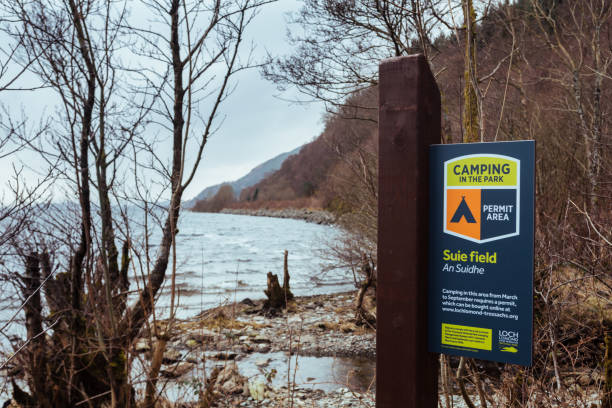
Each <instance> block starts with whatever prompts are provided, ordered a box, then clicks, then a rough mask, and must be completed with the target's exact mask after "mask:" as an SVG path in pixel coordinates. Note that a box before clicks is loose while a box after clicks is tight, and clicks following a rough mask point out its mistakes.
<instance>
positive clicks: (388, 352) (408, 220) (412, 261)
mask: <svg viewBox="0 0 612 408" xmlns="http://www.w3.org/2000/svg"><path fill="white" fill-rule="evenodd" d="M379 72H380V79H379V85H378V86H379V104H380V106H379V121H378V127H379V175H378V177H379V179H378V180H379V196H378V286H377V296H376V298H377V315H378V316H377V333H376V356H377V362H376V407H377V408H404V407H406V408H436V406H437V401H438V398H437V393H438V360H437V355H436V354H433V353H429V352H428V351H427V274H428V271H427V266H428V252H427V250H428V239H429V237H428V235H429V234H428V229H429V221H428V216H429V214H428V209H429V193H428V188H429V187H428V185H429V159H428V157H429V151H428V147H429V145H431V144H435V143H440V92H439V90H438V87H437V85H436V82H435V80H434V77H433V75H432V73H431V71H430V69H429V64H428V63H427V60H426V59H425V57H423V56H422V55H412V56H407V57H398V58H392V59H388V60H384V61H382V62H381V64H380V67H379Z"/></svg>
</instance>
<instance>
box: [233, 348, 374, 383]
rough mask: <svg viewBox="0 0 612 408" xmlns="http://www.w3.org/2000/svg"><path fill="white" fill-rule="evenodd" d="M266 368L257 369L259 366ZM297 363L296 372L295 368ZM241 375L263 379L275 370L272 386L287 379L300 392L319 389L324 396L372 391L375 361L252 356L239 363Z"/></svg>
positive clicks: (272, 355)
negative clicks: (342, 390)
mask: <svg viewBox="0 0 612 408" xmlns="http://www.w3.org/2000/svg"><path fill="white" fill-rule="evenodd" d="M268 360H269V362H268V364H267V365H266V366H265V367H263V368H260V367H259V366H258V363H259V364H260V365H261V363H262V362H264V361H268ZM296 361H297V371H296V370H295V364H296ZM238 368H239V369H240V373H241V374H243V375H246V376H247V377H256V376H262V375H263V374H265V373H266V372H268V373H269V372H270V371H271V370H272V369H275V370H276V372H277V374H276V376H275V377H274V379H273V381H272V385H273V386H276V387H280V386H282V385H286V384H287V375H288V374H289V370H290V375H291V379H292V380H293V378H294V377H293V376H294V375H295V384H296V385H297V386H299V387H302V388H312V389H319V390H323V391H326V392H329V391H333V390H336V389H338V388H349V389H351V390H353V391H365V390H368V389H371V390H373V389H374V374H375V372H376V361H375V360H370V359H367V358H363V357H311V356H295V355H294V356H291V361H289V356H287V355H286V354H285V353H283V352H277V353H264V354H262V353H253V354H251V355H248V356H247V357H245V358H244V359H242V360H240V361H238Z"/></svg>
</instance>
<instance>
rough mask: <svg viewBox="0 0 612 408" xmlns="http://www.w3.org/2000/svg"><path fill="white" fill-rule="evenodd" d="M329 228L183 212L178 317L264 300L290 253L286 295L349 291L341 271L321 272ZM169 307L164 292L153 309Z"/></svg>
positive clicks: (331, 232)
mask: <svg viewBox="0 0 612 408" xmlns="http://www.w3.org/2000/svg"><path fill="white" fill-rule="evenodd" d="M337 236H338V231H337V230H336V228H334V227H330V226H323V225H317V224H311V223H306V222H304V221H299V220H291V219H281V218H268V217H249V216H244V215H230V214H207V213H190V212H187V213H184V214H183V216H182V219H181V221H180V224H179V234H178V237H177V283H178V287H179V288H180V299H179V304H180V308H179V311H178V315H179V317H187V316H191V315H194V314H196V313H197V312H199V311H200V310H201V309H203V308H204V309H205V308H209V307H211V306H215V305H218V304H220V303H223V302H228V301H234V300H238V301H240V300H242V299H244V298H246V297H248V298H251V299H259V298H262V297H265V295H264V293H263V291H264V289H265V288H266V282H267V278H266V275H267V272H269V271H270V272H272V273H275V274H277V275H278V277H279V280H280V281H281V284H282V275H283V253H284V251H285V250H288V251H289V274H290V276H291V280H290V285H291V290H292V292H293V293H294V294H295V295H298V296H301V295H312V294H322V293H331V292H339V291H345V290H350V289H353V288H354V286H353V285H352V283H351V280H350V279H349V275H348V274H347V273H346V271H341V270H333V271H329V272H326V273H322V271H323V270H324V269H326V267H327V266H329V263H328V262H326V261H325V260H323V259H322V256H321V250H323V249H324V248H325V245H326V242H329V241H333V240H334V239H336V238H337ZM168 304H169V296H168V287H166V289H165V290H164V291H163V292H162V297H161V298H160V300H159V301H158V306H162V307H163V306H167V305H168Z"/></svg>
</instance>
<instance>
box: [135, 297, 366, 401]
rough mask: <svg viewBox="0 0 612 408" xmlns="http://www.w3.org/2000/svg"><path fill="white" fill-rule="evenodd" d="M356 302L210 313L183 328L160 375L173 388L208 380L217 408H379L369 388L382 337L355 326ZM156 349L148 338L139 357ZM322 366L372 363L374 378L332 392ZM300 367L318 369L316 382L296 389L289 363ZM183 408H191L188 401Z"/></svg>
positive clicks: (249, 306)
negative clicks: (321, 363) (375, 406)
mask: <svg viewBox="0 0 612 408" xmlns="http://www.w3.org/2000/svg"><path fill="white" fill-rule="evenodd" d="M354 299H355V292H348V293H341V294H332V295H317V296H308V297H298V298H296V299H295V301H293V302H291V303H290V305H289V307H288V309H287V310H286V311H283V312H270V311H266V310H265V309H264V308H263V301H262V300H260V301H251V300H249V299H244V300H243V301H242V302H239V303H235V304H230V305H225V306H221V307H217V308H214V309H211V310H207V311H204V312H202V313H201V314H199V315H198V316H196V317H194V318H192V319H189V320H185V321H179V322H176V324H175V330H174V332H173V336H172V338H171V340H170V341H169V343H168V347H167V350H166V353H165V354H164V359H163V365H162V369H161V372H160V374H161V376H162V377H164V378H166V380H167V381H168V382H169V383H168V384H169V385H170V388H172V387H174V386H177V385H180V384H183V383H189V384H193V383H195V382H197V381H201V379H202V378H203V377H204V375H203V372H206V373H207V376H206V377H207V381H208V383H207V384H208V387H207V388H209V389H213V390H214V392H215V393H216V396H217V397H216V398H215V401H216V404H217V405H211V406H218V407H236V406H240V407H281V406H288V405H286V404H287V401H289V400H293V406H316V407H343V406H373V404H374V395H373V393H372V391H371V390H369V389H368V388H369V385H371V380H372V379H373V375H374V367H375V363H374V361H375V355H376V343H375V341H376V333H375V331H374V330H373V329H371V328H368V327H363V326H357V325H355V324H354V323H353V320H354V309H353V302H354ZM155 343H156V339H155V338H154V337H149V336H145V337H143V338H141V339H140V340H139V341H137V342H136V344H135V351H136V352H137V353H138V354H140V355H142V357H144V358H145V359H149V358H150V356H151V352H152V349H153V346H154V344H155ZM300 359H301V360H300ZM320 359H321V362H323V361H336V360H337V359H343V360H342V361H343V362H342V364H347V363H346V362H347V361H348V362H349V364H350V362H351V361H352V360H351V359H357V360H359V361H361V362H365V365H366V367H367V369H366V370H365V371H364V373H365V376H366V377H368V378H366V380H365V381H362V385H355V382H352V381H351V380H350V379H343V380H342V381H345V380H346V383H345V384H342V383H340V382H338V383H337V384H327V382H329V379H326V378H324V376H323V374H324V373H322V372H321V373H319V371H321V370H323V369H320V368H318V367H317V363H319V360H320ZM325 359H327V360H325ZM306 360H308V361H306ZM296 361H297V362H298V366H299V367H302V366H306V365H312V366H313V367H312V372H314V374H309V375H311V376H312V377H306V378H305V379H302V380H301V381H302V382H300V381H298V380H296V381H293V380H294V379H295V377H294V378H293V379H292V378H290V377H291V376H290V374H288V372H287V370H288V369H287V362H289V363H290V366H291V364H293V366H294V369H295V362H296ZM291 362H292V363H291ZM333 364H335V363H333ZM338 364H341V363H340V362H338ZM361 364H364V363H361ZM347 372H349V374H350V370H348V371H347ZM364 373H361V375H364ZM198 375H199V378H198V377H197V376H198ZM294 376H295V373H294ZM287 377H289V378H287ZM300 378H301V377H300ZM288 380H289V381H288ZM211 383H212V384H214V386H213V387H210V384H211ZM288 384H289V386H288ZM169 399H170V400H171V401H173V402H174V399H172V398H169ZM368 401H369V402H368ZM177 402H178V401H177ZM181 403H183V405H181V406H190V405H189V401H187V400H185V401H181ZM185 404H186V405H185ZM168 406H178V405H177V404H176V402H174V404H171V405H168Z"/></svg>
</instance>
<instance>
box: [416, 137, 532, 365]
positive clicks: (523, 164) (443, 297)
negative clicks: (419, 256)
mask: <svg viewBox="0 0 612 408" xmlns="http://www.w3.org/2000/svg"><path fill="white" fill-rule="evenodd" d="M429 159H430V180H429V181H430V190H429V192H430V217H429V225H430V230H429V234H430V242H429V271H428V273H429V275H428V343H429V350H430V351H432V352H436V353H445V354H451V355H459V356H467V357H474V358H480V359H483V360H491V361H498V362H504V363H513V364H521V365H525V366H529V365H531V362H532V349H533V347H532V343H533V338H532V337H533V335H532V332H533V262H534V259H533V257H534V241H533V240H534V197H535V196H534V184H535V171H534V168H535V142H533V141H517V142H496V143H469V144H449V145H434V146H431V147H430V158H429Z"/></svg>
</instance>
